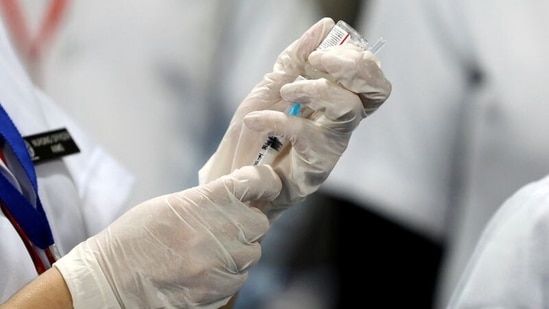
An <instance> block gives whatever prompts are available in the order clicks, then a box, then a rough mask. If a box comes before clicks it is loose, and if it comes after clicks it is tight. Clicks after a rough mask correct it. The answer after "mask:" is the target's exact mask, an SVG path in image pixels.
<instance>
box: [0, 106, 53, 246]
mask: <svg viewBox="0 0 549 309" xmlns="http://www.w3.org/2000/svg"><path fill="white" fill-rule="evenodd" d="M0 138H2V139H3V141H4V142H5V143H6V144H7V145H8V146H9V147H10V149H11V150H12V151H13V153H14V154H15V156H16V158H17V160H18V162H19V164H20V165H21V166H22V167H23V169H24V171H25V175H26V177H27V179H28V180H29V181H30V183H31V185H32V189H33V191H34V193H35V195H36V205H33V204H32V203H31V202H30V201H29V200H28V199H27V198H25V196H24V195H23V194H22V193H21V192H19V190H17V188H16V187H15V186H14V185H13V184H12V183H11V182H10V181H9V180H8V179H7V178H6V177H4V176H3V175H2V176H0V200H1V201H2V202H3V204H4V206H5V207H6V208H7V209H8V210H9V212H10V214H11V215H12V216H13V218H14V219H15V220H16V221H17V223H18V224H19V225H20V226H21V228H22V229H23V230H24V232H25V234H26V235H27V236H28V237H29V239H30V241H31V242H32V243H33V244H34V245H35V246H37V247H38V248H40V249H43V250H46V249H48V248H50V247H51V246H53V245H54V241H53V234H52V232H51V229H50V226H49V223H48V219H47V218H46V213H45V212H44V208H43V207H42V203H41V202H40V198H39V197H38V185H37V180H36V173H35V171H34V166H33V163H32V160H31V157H30V155H29V153H28V151H27V147H26V146H25V142H24V141H23V138H22V137H21V134H19V131H18V130H17V128H16V127H15V125H14V124H13V122H12V120H11V118H10V117H9V116H8V114H7V113H6V111H5V110H4V108H3V107H2V105H0Z"/></svg>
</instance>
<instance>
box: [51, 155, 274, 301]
mask: <svg viewBox="0 0 549 309" xmlns="http://www.w3.org/2000/svg"><path fill="white" fill-rule="evenodd" d="M280 188H281V182H280V179H279V178H278V176H277V174H276V173H275V172H274V171H273V169H272V168H271V167H269V166H256V167H245V168H242V169H238V170H235V171H234V172H233V173H231V174H229V175H227V176H224V177H221V178H219V179H217V180H215V181H212V182H210V183H208V184H207V185H203V186H198V187H195V188H191V189H187V190H184V191H181V192H176V193H172V194H167V195H164V196H160V197H157V198H154V199H151V200H149V201H146V202H144V203H141V204H139V205H137V206H135V207H134V208H132V209H131V210H129V211H128V212H127V213H125V214H124V215H122V216H121V217H120V218H119V219H118V220H116V221H115V222H113V223H112V224H111V225H110V226H109V227H108V228H107V229H106V230H104V231H102V232H101V233H99V234H98V235H96V236H94V237H92V238H90V239H88V240H87V241H85V242H83V243H81V244H79V245H78V246H77V247H75V248H74V249H73V250H71V251H70V252H69V254H67V255H66V256H64V257H63V258H61V259H60V260H59V261H58V262H57V263H55V264H54V266H55V267H57V268H58V269H59V271H60V273H61V274H62V275H63V277H64V278H65V281H66V283H67V286H68V287H69V290H70V292H71V295H72V298H73V304H74V307H75V308H96V307H97V306H98V304H99V305H100V306H102V307H117V308H118V307H122V308H143V307H146V308H166V307H176V308H212V309H213V308H219V307H221V306H222V305H224V304H226V303H227V302H228V300H229V298H230V297H231V296H232V295H233V294H234V293H236V291H238V289H240V287H242V285H243V284H244V282H245V280H246V278H247V271H246V269H247V268H248V267H250V265H253V264H255V263H256V262H257V261H258V260H259V258H260V255H261V250H260V246H259V244H258V242H257V240H258V239H260V238H261V237H262V236H263V235H264V234H265V233H266V232H267V230H268V229H269V226H270V223H269V220H268V219H267V217H266V216H265V215H264V214H263V213H261V212H260V211H258V210H257V209H254V208H250V207H249V206H248V205H246V204H244V203H243V201H242V200H244V201H249V200H250V199H252V200H253V199H256V198H257V199H266V200H269V199H273V198H275V197H276V196H277V195H278V192H279V191H280ZM241 199H242V200H241Z"/></svg>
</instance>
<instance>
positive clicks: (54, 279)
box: [0, 267, 72, 309]
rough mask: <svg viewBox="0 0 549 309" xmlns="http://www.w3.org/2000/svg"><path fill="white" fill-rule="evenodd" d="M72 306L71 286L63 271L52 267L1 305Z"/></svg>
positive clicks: (22, 307)
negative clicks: (67, 283)
mask: <svg viewBox="0 0 549 309" xmlns="http://www.w3.org/2000/svg"><path fill="white" fill-rule="evenodd" d="M11 308H17V309H27V308H29V309H30V308H33V309H40V308H48V309H51V308H55V309H65V308H67V309H69V308H72V298H71V294H70V292H69V288H68V287H67V285H66V284H65V280H64V279H63V277H62V276H61V273H59V271H58V270H57V269H56V268H55V267H52V268H50V269H49V270H47V271H46V272H44V273H43V274H42V275H40V276H39V277H38V278H36V279H35V280H33V281H31V282H30V283H29V284H28V285H26V286H25V287H24V288H23V289H21V290H20V291H19V292H17V293H16V294H15V295H14V296H12V297H11V298H10V299H9V300H8V301H7V302H5V303H4V304H1V305H0V309H11Z"/></svg>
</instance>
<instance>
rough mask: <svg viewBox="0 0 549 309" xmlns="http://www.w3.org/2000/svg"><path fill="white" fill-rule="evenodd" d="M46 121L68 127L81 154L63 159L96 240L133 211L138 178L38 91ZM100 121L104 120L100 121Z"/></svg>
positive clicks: (88, 226) (83, 213) (88, 225)
mask: <svg viewBox="0 0 549 309" xmlns="http://www.w3.org/2000/svg"><path fill="white" fill-rule="evenodd" d="M36 92H37V96H38V98H39V100H40V103H41V108H42V109H43V110H44V116H45V117H46V121H47V122H48V123H50V124H52V127H53V126H54V124H64V125H65V126H66V127H67V129H68V130H69V132H70V134H71V135H72V137H73V138H74V139H75V141H76V143H77V145H78V147H79V148H80V153H78V154H77V155H69V156H66V157H65V158H63V160H64V162H65V164H66V166H67V169H68V171H69V173H70V175H71V177H72V179H73V180H74V183H75V186H76V189H77V191H78V197H79V199H80V201H81V204H80V207H81V208H82V209H81V212H82V215H83V219H84V222H85V224H86V227H87V233H88V234H89V235H87V236H92V235H94V234H96V233H97V232H99V231H101V230H102V229H104V228H105V227H106V226H107V225H109V224H110V223H111V222H112V221H114V220H115V219H116V218H118V217H119V216H120V215H121V214H122V213H124V212H125V211H126V210H128V209H129V207H130V205H129V203H128V201H129V198H130V194H131V192H132V188H133V185H134V176H133V175H132V174H131V173H130V172H129V171H128V170H126V169H125V167H124V166H122V165H121V164H120V163H119V162H118V161H117V160H116V159H115V158H114V157H112V156H111V155H110V154H109V153H108V152H106V151H105V149H104V148H102V147H101V146H100V145H99V144H97V143H96V142H95V141H94V140H93V137H92V136H89V135H87V134H86V133H85V132H84V131H83V130H82V128H80V127H79V126H78V125H77V124H76V123H74V121H73V120H72V119H71V118H70V117H68V115H67V114H66V113H65V112H64V111H63V110H61V109H60V108H59V106H57V105H56V104H55V103H54V102H52V100H51V99H50V98H49V96H47V95H46V94H44V93H43V92H41V91H40V90H38V89H37V90H36ZM98 121H100V119H99V120H98Z"/></svg>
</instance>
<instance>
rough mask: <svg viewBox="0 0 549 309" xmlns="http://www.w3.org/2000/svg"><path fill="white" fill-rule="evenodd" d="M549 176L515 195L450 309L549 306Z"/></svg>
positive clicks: (471, 264)
mask: <svg viewBox="0 0 549 309" xmlns="http://www.w3.org/2000/svg"><path fill="white" fill-rule="evenodd" d="M548 270H549V176H547V177H545V178H544V179H542V180H540V181H538V182H534V183H531V184H528V185H526V186H524V187H523V188H521V189H520V190H518V191H517V192H516V193H515V194H514V195H513V196H512V197H510V198H509V199H508V200H507V201H506V202H505V203H504V204H503V205H502V206H501V208H500V209H499V210H498V212H497V213H496V214H495V215H494V217H493V218H492V220H491V221H490V223H489V224H488V225H487V227H486V229H485V231H484V233H483V235H482V237H481V239H480V242H479V243H478V246H477V248H476V250H475V253H474V255H473V256H472V258H471V260H470V262H469V264H468V267H467V268H466V270H465V273H464V274H463V277H462V279H461V281H460V283H459V285H458V287H457V288H456V290H455V292H454V294H453V297H452V299H451V300H450V303H449V306H448V308H451V309H457V308H547V306H549V298H548V297H549V292H548V291H549V280H548V279H549V271H548Z"/></svg>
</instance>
